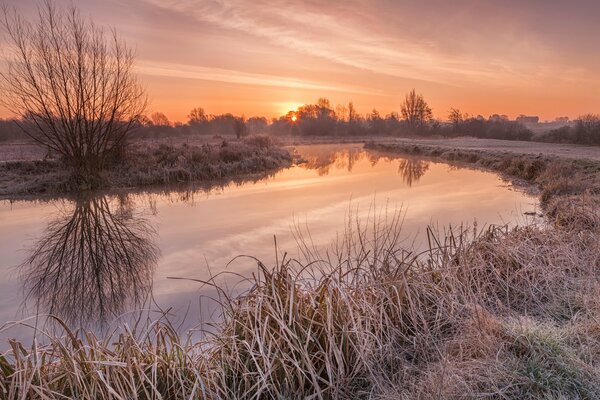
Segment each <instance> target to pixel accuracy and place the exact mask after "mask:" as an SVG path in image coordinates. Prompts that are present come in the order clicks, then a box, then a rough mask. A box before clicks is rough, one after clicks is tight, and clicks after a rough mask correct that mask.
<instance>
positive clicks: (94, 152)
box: [0, 0, 147, 179]
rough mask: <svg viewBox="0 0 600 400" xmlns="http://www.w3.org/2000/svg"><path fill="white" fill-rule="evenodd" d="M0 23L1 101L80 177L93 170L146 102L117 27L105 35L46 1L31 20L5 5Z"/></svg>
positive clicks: (136, 120)
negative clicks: (3, 57) (2, 54)
mask: <svg viewBox="0 0 600 400" xmlns="http://www.w3.org/2000/svg"><path fill="white" fill-rule="evenodd" d="M2 26H3V28H4V31H5V33H6V36H7V39H8V40H7V41H8V42H9V46H10V48H9V49H8V50H9V51H8V52H7V53H8V54H7V68H6V70H5V71H4V72H2V73H0V82H1V83H0V85H1V86H2V89H3V91H4V94H3V95H2V96H0V98H1V100H0V101H2V102H3V103H4V105H5V107H7V108H8V109H9V110H10V111H11V112H13V113H14V114H15V115H17V116H18V117H20V119H21V120H20V121H19V125H20V127H21V128H22V129H23V130H24V132H25V133H26V134H27V135H28V136H30V137H31V138H32V139H33V140H35V141H36V142H38V143H40V144H41V145H43V146H45V147H47V148H48V149H50V150H52V151H54V152H56V153H57V154H59V155H60V156H62V158H63V159H64V160H65V161H66V162H67V163H68V164H69V165H70V166H71V167H72V168H73V169H74V172H75V173H76V174H77V175H78V176H79V177H81V178H84V179H89V178H90V177H94V176H96V175H97V173H98V171H100V170H101V169H102V168H104V167H105V166H106V163H107V161H108V160H109V159H110V157H111V156H113V155H114V154H116V153H117V152H119V151H120V150H122V149H123V146H124V145H125V143H126V140H127V138H128V136H129V134H130V132H131V131H132V130H133V129H134V128H135V127H137V126H138V125H139V121H140V118H141V116H142V114H143V112H144V110H145V108H146V104H147V96H146V94H145V90H144V88H143V87H142V86H141V85H140V84H139V83H138V81H137V79H136V76H135V74H134V72H133V68H134V65H133V63H134V54H133V52H132V50H130V49H129V48H128V47H127V46H126V44H125V43H124V42H123V41H122V40H121V39H120V38H119V36H118V34H117V33H116V31H114V30H112V31H110V32H109V33H108V34H107V33H106V32H105V31H104V30H103V29H102V28H100V27H97V26H96V25H95V24H94V23H93V22H92V21H90V20H87V19H85V18H83V17H81V15H80V13H79V11H78V10H77V9H76V8H75V7H71V8H70V9H57V8H56V7H55V6H54V4H53V3H52V2H51V1H50V0H47V1H45V2H44V3H42V4H41V5H40V6H39V7H38V14H37V19H36V20H35V21H27V20H25V19H24V18H23V17H22V16H21V15H19V14H18V13H17V12H16V11H15V10H12V9H8V8H7V7H4V9H3V18H2Z"/></svg>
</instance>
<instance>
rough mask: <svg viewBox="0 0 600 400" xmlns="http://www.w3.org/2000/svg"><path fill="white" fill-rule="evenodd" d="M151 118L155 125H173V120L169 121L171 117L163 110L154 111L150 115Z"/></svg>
mask: <svg viewBox="0 0 600 400" xmlns="http://www.w3.org/2000/svg"><path fill="white" fill-rule="evenodd" d="M150 120H151V121H152V124H153V125H155V126H171V122H170V121H169V118H167V116H166V115H165V114H163V113H161V112H158V111H157V112H155V113H152V115H150Z"/></svg>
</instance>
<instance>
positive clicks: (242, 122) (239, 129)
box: [233, 115, 248, 139]
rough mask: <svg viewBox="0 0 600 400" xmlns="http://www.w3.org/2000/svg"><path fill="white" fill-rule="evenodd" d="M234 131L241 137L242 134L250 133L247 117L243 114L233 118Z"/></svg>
mask: <svg viewBox="0 0 600 400" xmlns="http://www.w3.org/2000/svg"><path fill="white" fill-rule="evenodd" d="M233 131H234V132H235V136H236V137H237V138H238V139H240V138H241V137H242V136H246V134H247V133H248V130H247V126H246V117H244V116H243V115H242V116H241V117H235V118H234V119H233Z"/></svg>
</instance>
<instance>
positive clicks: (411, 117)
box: [400, 89, 433, 128]
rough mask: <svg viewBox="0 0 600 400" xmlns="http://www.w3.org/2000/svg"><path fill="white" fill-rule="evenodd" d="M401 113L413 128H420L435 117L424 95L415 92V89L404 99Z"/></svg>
mask: <svg viewBox="0 0 600 400" xmlns="http://www.w3.org/2000/svg"><path fill="white" fill-rule="evenodd" d="M400 112H401V113H402V118H404V120H406V122H407V123H408V125H409V127H411V128H420V127H422V126H424V125H425V124H426V123H427V122H429V121H431V119H432V117H433V114H432V112H431V108H430V107H429V105H428V104H427V102H426V101H425V99H424V98H423V95H422V94H418V93H417V92H415V89H413V90H411V91H410V92H409V93H408V94H407V95H406V97H405V98H404V102H403V103H402V105H401V107H400Z"/></svg>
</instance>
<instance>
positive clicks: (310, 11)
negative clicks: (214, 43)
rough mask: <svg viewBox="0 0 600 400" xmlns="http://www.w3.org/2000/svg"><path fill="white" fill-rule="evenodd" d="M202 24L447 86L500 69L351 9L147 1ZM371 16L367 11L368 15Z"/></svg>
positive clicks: (259, 1) (239, 1)
mask: <svg viewBox="0 0 600 400" xmlns="http://www.w3.org/2000/svg"><path fill="white" fill-rule="evenodd" d="M144 1H146V2H147V3H151V4H153V5H154V6H157V7H161V8H163V9H166V10H169V11H171V12H173V11H175V12H179V13H181V14H182V15H186V16H191V17H193V18H195V19H196V20H197V21H199V22H203V23H209V24H212V25H215V26H218V27H220V28H224V29H229V30H235V31H238V32H243V33H245V34H249V35H253V36H255V37H259V38H263V39H266V40H268V41H269V42H270V43H273V44H275V45H278V46H281V47H284V48H286V49H288V50H292V51H296V52H299V53H302V54H307V55H311V56H317V57H320V58H323V59H325V60H328V61H330V62H333V63H335V64H338V65H342V66H346V67H351V68H356V69H360V70H366V71H369V72H373V73H377V74H382V75H388V76H392V77H399V78H407V79H417V80H424V81H430V82H437V83H443V84H453V83H454V84H455V83H459V82H465V81H474V80H475V81H480V80H485V81H492V82H493V81H494V80H495V79H496V78H497V74H498V71H499V68H498V66H497V65H485V64H483V63H480V62H475V61H473V60H466V59H464V58H459V57H450V56H448V55H447V54H444V55H442V54H439V52H438V51H437V49H436V46H435V44H432V43H431V42H427V41H415V40H409V39H402V38H399V37H397V36H395V35H394V34H393V32H392V33H390V32H388V33H384V32H381V30H378V29H376V27H373V26H366V24H367V23H370V24H376V21H375V22H373V21H370V20H369V18H368V17H366V16H365V17H364V18H362V20H360V19H357V18H358V16H357V15H356V13H355V12H354V11H353V7H363V8H364V7H365V5H364V4H362V5H358V4H350V5H349V6H348V7H347V8H343V7H341V6H337V7H335V6H331V5H324V4H321V3H320V5H318V6H317V5H315V6H314V7H313V6H311V5H310V4H308V5H307V3H302V2H288V1H284V0H279V1H269V2H266V1H264V0H256V1H252V2H250V1H243V0H230V1H227V2H224V1H218V0H208V1H201V2H198V1H193V0H144ZM366 11H367V10H365V12H366Z"/></svg>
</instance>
